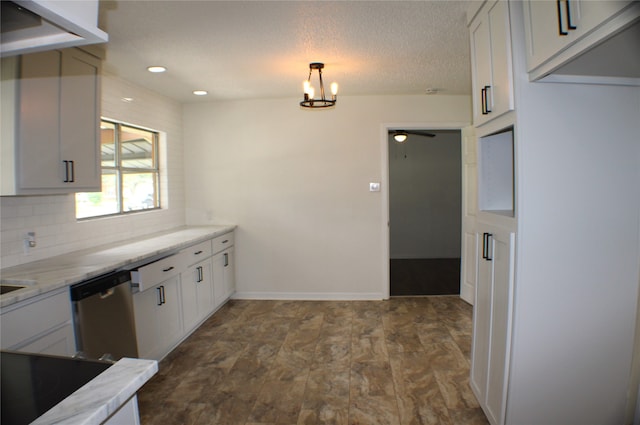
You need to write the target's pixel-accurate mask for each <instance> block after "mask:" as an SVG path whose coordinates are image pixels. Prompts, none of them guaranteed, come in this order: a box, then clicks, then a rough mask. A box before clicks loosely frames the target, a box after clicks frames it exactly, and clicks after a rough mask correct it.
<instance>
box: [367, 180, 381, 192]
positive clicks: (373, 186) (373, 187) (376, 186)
mask: <svg viewBox="0 0 640 425" xmlns="http://www.w3.org/2000/svg"><path fill="white" fill-rule="evenodd" d="M369 192H380V183H378V182H371V183H369Z"/></svg>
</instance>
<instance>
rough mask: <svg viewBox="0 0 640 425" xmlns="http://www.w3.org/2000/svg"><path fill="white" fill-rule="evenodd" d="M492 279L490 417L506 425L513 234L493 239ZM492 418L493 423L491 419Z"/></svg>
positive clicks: (500, 233)
mask: <svg viewBox="0 0 640 425" xmlns="http://www.w3.org/2000/svg"><path fill="white" fill-rule="evenodd" d="M490 250H491V262H492V263H493V279H492V283H491V286H492V288H491V292H492V295H491V342H490V345H489V364H488V374H487V398H486V410H485V411H486V413H487V417H489V418H491V419H493V420H492V423H497V424H504V420H505V408H506V397H507V393H506V390H507V371H508V370H509V355H508V352H509V347H510V343H511V308H512V301H511V299H512V295H513V262H514V233H511V232H506V231H493V232H492V236H491V239H490ZM491 419H490V420H491Z"/></svg>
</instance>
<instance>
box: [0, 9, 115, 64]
mask: <svg viewBox="0 0 640 425" xmlns="http://www.w3.org/2000/svg"><path fill="white" fill-rule="evenodd" d="M0 3H1V5H2V11H1V13H0V17H1V19H2V21H1V24H0V56H1V57H5V56H15V55H21V54H24V53H32V52H38V51H42V50H51V49H59V48H64V47H72V46H81V45H86V44H96V43H106V42H107V41H108V40H109V36H108V35H107V33H105V32H104V31H102V30H101V29H100V28H98V26H97V25H98V0H83V1H69V0H15V1H1V2H0Z"/></svg>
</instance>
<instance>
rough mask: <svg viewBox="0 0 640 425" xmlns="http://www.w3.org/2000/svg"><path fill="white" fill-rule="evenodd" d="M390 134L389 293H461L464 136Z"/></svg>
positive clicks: (449, 132)
mask: <svg viewBox="0 0 640 425" xmlns="http://www.w3.org/2000/svg"><path fill="white" fill-rule="evenodd" d="M407 133H408V135H407V138H406V139H405V140H404V142H402V143H399V142H397V141H396V140H395V139H394V137H393V136H394V135H395V134H396V131H395V130H390V131H389V142H388V143H389V241H390V250H389V252H390V261H389V272H390V273H389V274H390V295H391V296H417V295H454V294H459V293H460V232H461V221H460V220H461V209H462V205H461V193H462V181H461V174H462V173H461V171H462V169H461V167H462V165H461V154H460V149H461V134H460V131H459V130H420V131H415V132H413V133H412V132H411V131H407Z"/></svg>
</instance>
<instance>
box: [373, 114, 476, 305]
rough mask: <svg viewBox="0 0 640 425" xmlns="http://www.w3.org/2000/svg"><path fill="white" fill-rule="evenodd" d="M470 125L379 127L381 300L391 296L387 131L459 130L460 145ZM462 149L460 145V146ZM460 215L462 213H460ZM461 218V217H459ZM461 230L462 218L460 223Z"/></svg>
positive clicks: (426, 124)
mask: <svg viewBox="0 0 640 425" xmlns="http://www.w3.org/2000/svg"><path fill="white" fill-rule="evenodd" d="M469 125H471V123H470V122H469V121H451V122H429V121H425V122H395V123H384V124H382V125H381V126H380V143H381V149H380V151H381V153H382V155H381V156H382V164H381V170H382V172H381V173H380V176H381V180H382V181H381V182H380V183H381V185H380V186H381V193H382V200H381V204H382V205H381V208H382V211H381V213H382V214H381V216H382V220H380V224H381V234H382V249H381V251H382V252H381V256H382V261H380V263H381V265H382V268H381V270H380V273H381V276H382V279H381V281H382V288H381V293H382V295H383V299H385V300H388V299H389V298H390V294H391V287H390V284H391V282H390V276H389V260H390V257H389V255H390V252H389V251H390V250H389V241H390V235H389V131H393V130H459V131H460V132H461V136H460V142H461V143H462V129H463V128H464V127H467V126H469ZM461 147H462V144H461ZM460 213H461V214H462V211H461V212H460ZM461 217H462V215H461ZM460 227H461V228H462V218H461V222H460Z"/></svg>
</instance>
